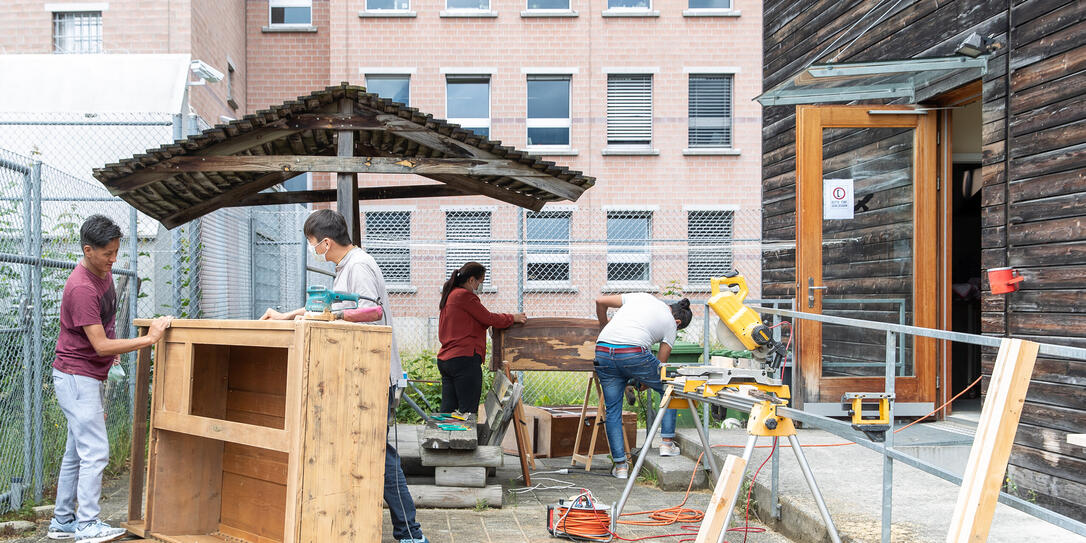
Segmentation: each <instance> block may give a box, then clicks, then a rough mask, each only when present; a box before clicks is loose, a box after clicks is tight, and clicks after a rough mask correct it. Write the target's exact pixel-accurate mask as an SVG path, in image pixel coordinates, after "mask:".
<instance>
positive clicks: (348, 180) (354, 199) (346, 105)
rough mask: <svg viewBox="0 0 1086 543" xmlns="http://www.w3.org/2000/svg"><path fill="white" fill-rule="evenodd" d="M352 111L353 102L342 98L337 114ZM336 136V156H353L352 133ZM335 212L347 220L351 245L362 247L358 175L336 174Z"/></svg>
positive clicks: (339, 133)
mask: <svg viewBox="0 0 1086 543" xmlns="http://www.w3.org/2000/svg"><path fill="white" fill-rule="evenodd" d="M353 110H354V101H353V100H351V99H350V98H344V99H342V100H340V102H339V112H340V113H347V114H350V113H352V112H353ZM337 135H338V142H339V143H338V145H339V147H338V152H337V153H336V155H337V156H341V157H343V156H347V157H349V156H354V131H353V130H340V131H338V132H337ZM336 210H337V211H339V213H340V215H343V218H344V219H346V220H347V232H349V233H350V235H351V243H354V244H355V245H358V246H361V245H362V233H361V227H360V226H359V224H358V221H359V216H358V174H355V173H337V174H336Z"/></svg>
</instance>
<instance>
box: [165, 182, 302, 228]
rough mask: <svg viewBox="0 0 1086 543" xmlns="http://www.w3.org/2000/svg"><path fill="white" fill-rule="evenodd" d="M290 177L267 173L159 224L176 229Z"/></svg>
mask: <svg viewBox="0 0 1086 543" xmlns="http://www.w3.org/2000/svg"><path fill="white" fill-rule="evenodd" d="M291 177H294V174H293V173H289V172H288V173H283V172H276V173H269V174H268V175H264V176H261V177H258V178H257V179H255V180H253V181H250V182H248V183H245V184H243V185H240V186H237V187H234V188H232V189H230V190H228V191H226V192H224V193H222V194H220V195H218V196H216V197H214V198H212V199H210V200H204V201H203V202H200V203H198V204H196V205H193V206H192V207H189V208H186V209H182V210H181V211H178V212H177V213H174V214H173V215H170V216H168V217H164V218H163V219H161V220H160V221H159V222H161V223H162V225H163V226H165V227H166V228H176V227H178V226H180V225H182V224H185V223H187V222H189V221H191V220H192V219H195V218H197V217H202V216H204V215H206V214H208V213H211V212H212V211H215V210H216V209H219V208H220V207H224V204H223V202H233V201H235V200H239V199H241V198H244V197H246V196H249V195H250V194H256V193H258V192H260V191H262V190H264V189H266V188H270V187H272V186H274V185H278V184H279V183H282V182H283V181H285V180H287V179H289V178H291Z"/></svg>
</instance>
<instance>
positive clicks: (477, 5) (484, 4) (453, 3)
mask: <svg viewBox="0 0 1086 543" xmlns="http://www.w3.org/2000/svg"><path fill="white" fill-rule="evenodd" d="M445 9H449V10H455V9H466V10H479V11H489V10H490V0H445Z"/></svg>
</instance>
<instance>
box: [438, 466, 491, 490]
mask: <svg viewBox="0 0 1086 543" xmlns="http://www.w3.org/2000/svg"><path fill="white" fill-rule="evenodd" d="M434 484H435V485H437V486H456V487H471V488H483V487H485V486H486V468H484V467H457V468H452V467H438V468H437V469H435V470H434Z"/></svg>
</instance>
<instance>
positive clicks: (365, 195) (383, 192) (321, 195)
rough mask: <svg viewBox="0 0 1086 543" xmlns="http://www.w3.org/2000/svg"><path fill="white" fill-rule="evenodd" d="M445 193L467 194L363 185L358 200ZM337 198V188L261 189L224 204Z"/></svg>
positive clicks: (441, 189)
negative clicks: (268, 190) (266, 190)
mask: <svg viewBox="0 0 1086 543" xmlns="http://www.w3.org/2000/svg"><path fill="white" fill-rule="evenodd" d="M443 196H464V193H463V192H460V191H458V190H456V189H454V188H451V187H448V186H446V185H404V186H399V187H361V188H359V189H358V199H359V201H362V200H395V199H399V198H435V197H443ZM334 201H336V191H335V189H322V190H306V191H291V192H259V193H257V194H253V195H251V196H247V197H245V198H242V199H241V200H235V201H233V202H230V203H228V204H226V205H225V206H223V207H249V206H270V205H282V204H310V203H315V202H334Z"/></svg>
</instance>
